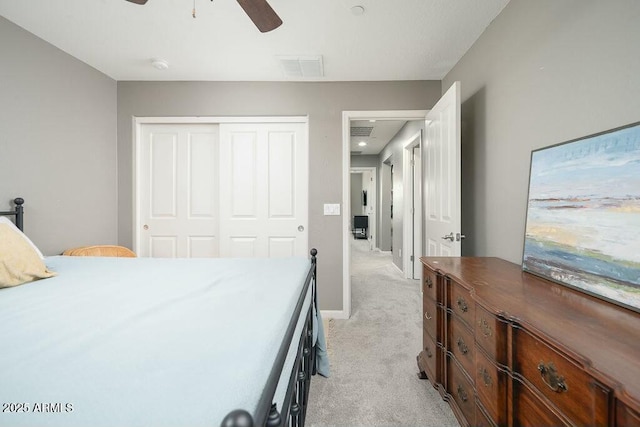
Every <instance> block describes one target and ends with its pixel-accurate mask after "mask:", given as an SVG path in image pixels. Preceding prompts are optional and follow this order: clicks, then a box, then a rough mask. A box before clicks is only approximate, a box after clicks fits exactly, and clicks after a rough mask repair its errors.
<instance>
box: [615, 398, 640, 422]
mask: <svg viewBox="0 0 640 427" xmlns="http://www.w3.org/2000/svg"><path fill="white" fill-rule="evenodd" d="M616 426H617V427H631V426H640V413H638V412H636V411H634V410H633V409H631V408H629V407H628V406H626V405H625V404H624V403H622V402H620V401H619V400H618V401H616Z"/></svg>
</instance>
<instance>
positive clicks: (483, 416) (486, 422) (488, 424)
mask: <svg viewBox="0 0 640 427" xmlns="http://www.w3.org/2000/svg"><path fill="white" fill-rule="evenodd" d="M497 425H498V424H496V423H495V422H493V420H492V419H491V417H489V416H488V415H487V413H486V411H485V410H483V409H482V405H481V404H480V402H478V401H476V426H477V427H495V426H497ZM500 425H506V423H504V424H500Z"/></svg>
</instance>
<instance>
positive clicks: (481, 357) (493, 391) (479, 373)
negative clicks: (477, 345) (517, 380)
mask: <svg viewBox="0 0 640 427" xmlns="http://www.w3.org/2000/svg"><path fill="white" fill-rule="evenodd" d="M475 376H476V393H477V394H478V400H480V402H482V406H483V407H484V409H485V410H486V411H487V413H488V414H489V416H490V418H491V420H492V422H493V423H495V424H497V425H506V424H507V373H506V372H505V371H503V370H502V369H499V368H498V367H497V366H496V365H495V364H494V363H492V362H491V361H490V360H489V359H488V358H487V356H486V355H485V354H484V353H483V352H482V350H480V349H476V369H475Z"/></svg>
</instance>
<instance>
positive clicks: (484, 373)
mask: <svg viewBox="0 0 640 427" xmlns="http://www.w3.org/2000/svg"><path fill="white" fill-rule="evenodd" d="M480 376H481V377H482V382H483V383H484V385H485V386H486V387H491V386H492V385H493V381H492V380H491V375H489V371H487V370H486V369H485V368H484V366H483V367H482V368H480Z"/></svg>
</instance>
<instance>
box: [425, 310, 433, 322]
mask: <svg viewBox="0 0 640 427" xmlns="http://www.w3.org/2000/svg"><path fill="white" fill-rule="evenodd" d="M424 318H425V319H427V320H431V319H433V317H432V316H429V312H428V311H425V312H424Z"/></svg>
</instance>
